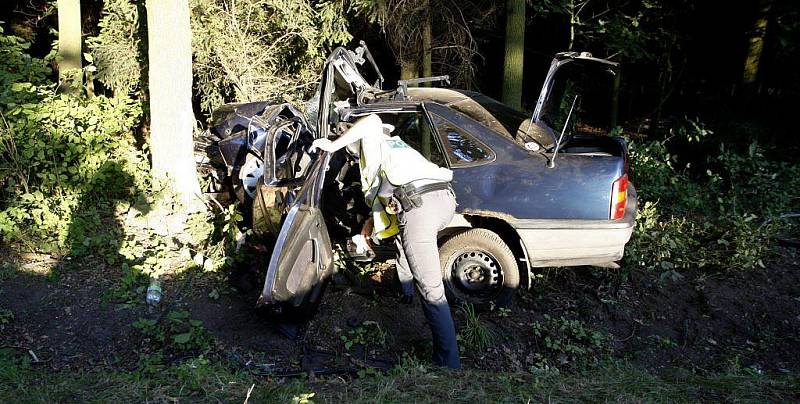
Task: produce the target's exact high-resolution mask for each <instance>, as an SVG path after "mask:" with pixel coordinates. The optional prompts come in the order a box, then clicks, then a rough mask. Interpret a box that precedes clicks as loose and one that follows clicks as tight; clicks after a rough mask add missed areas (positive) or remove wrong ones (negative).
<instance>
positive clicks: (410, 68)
mask: <svg viewBox="0 0 800 404" xmlns="http://www.w3.org/2000/svg"><path fill="white" fill-rule="evenodd" d="M417 69H418V65H417V62H416V61H415V60H401V61H400V79H401V80H408V79H415V78H417V77H419V71H418V70H417Z"/></svg>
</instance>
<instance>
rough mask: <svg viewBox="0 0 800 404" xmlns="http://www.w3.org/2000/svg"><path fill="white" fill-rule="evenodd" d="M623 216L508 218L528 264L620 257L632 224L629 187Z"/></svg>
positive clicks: (570, 263)
mask: <svg viewBox="0 0 800 404" xmlns="http://www.w3.org/2000/svg"><path fill="white" fill-rule="evenodd" d="M630 189H631V191H632V192H629V193H628V205H627V206H626V207H625V217H624V218H622V219H619V220H541V219H527V220H526V219H522V220H513V221H510V224H511V226H513V227H514V228H515V229H516V230H517V233H518V234H519V237H520V239H521V240H522V244H523V246H524V248H525V250H526V251H527V253H528V259H529V262H530V265H531V266H532V267H548V266H577V265H593V264H604V263H608V262H611V261H617V260H619V259H621V258H622V255H623V253H624V251H625V244H626V243H627V242H628V240H630V238H631V234H632V233H633V228H634V225H635V223H636V209H637V203H638V201H637V197H636V190H635V189H634V188H633V187H632V186H631V188H630Z"/></svg>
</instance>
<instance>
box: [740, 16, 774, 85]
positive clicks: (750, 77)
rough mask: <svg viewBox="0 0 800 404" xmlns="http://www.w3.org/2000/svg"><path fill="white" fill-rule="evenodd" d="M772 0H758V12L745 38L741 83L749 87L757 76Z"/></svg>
mask: <svg viewBox="0 0 800 404" xmlns="http://www.w3.org/2000/svg"><path fill="white" fill-rule="evenodd" d="M771 8H772V0H758V13H757V14H756V20H755V22H754V23H753V28H752V29H751V30H750V32H749V34H748V38H747V42H748V44H747V57H746V58H745V61H744V72H743V74H742V85H743V86H745V87H750V86H752V85H753V83H755V82H756V78H757V77H758V66H759V64H760V63H761V52H762V51H763V50H764V38H765V37H766V36H767V24H768V23H769V12H770V9H771Z"/></svg>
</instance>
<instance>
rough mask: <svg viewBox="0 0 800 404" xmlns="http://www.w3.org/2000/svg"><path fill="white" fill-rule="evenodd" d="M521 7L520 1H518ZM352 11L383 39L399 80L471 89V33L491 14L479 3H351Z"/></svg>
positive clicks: (468, 0)
mask: <svg viewBox="0 0 800 404" xmlns="http://www.w3.org/2000/svg"><path fill="white" fill-rule="evenodd" d="M523 1H524V0H523ZM350 4H351V9H353V10H355V11H356V14H357V15H359V16H362V17H366V19H367V20H368V21H369V22H371V23H377V24H378V25H380V27H381V28H382V29H383V31H384V32H385V33H386V39H387V40H388V45H389V48H390V49H391V50H392V53H394V55H395V58H397V60H398V62H399V63H400V77H401V78H403V79H406V78H413V77H419V76H432V75H435V74H448V75H450V78H451V80H452V82H453V83H454V84H455V85H457V86H460V87H465V88H472V87H473V85H474V81H475V63H474V59H475V58H476V56H479V55H478V50H477V43H476V42H475V41H474V40H473V38H472V32H471V29H473V28H474V27H475V25H476V24H482V23H484V21H485V20H486V19H487V18H488V16H489V15H492V14H493V13H492V12H491V11H490V12H487V9H493V4H492V3H491V2H488V1H484V0H462V1H460V2H459V3H458V5H457V6H456V5H455V3H453V1H452V0H351V2H350Z"/></svg>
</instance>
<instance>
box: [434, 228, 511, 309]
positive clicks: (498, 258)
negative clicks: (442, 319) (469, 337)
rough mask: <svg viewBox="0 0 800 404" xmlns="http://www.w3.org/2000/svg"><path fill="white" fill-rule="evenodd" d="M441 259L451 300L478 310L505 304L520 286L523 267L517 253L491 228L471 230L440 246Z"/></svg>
mask: <svg viewBox="0 0 800 404" xmlns="http://www.w3.org/2000/svg"><path fill="white" fill-rule="evenodd" d="M439 262H440V264H441V268H442V277H443V278H444V279H443V280H444V287H445V292H446V293H447V300H448V302H450V304H452V305H459V304H462V303H465V302H466V303H470V304H472V305H473V306H474V307H475V308H476V309H481V310H485V309H491V308H492V307H505V306H508V304H509V303H511V300H512V299H513V298H514V295H515V294H516V293H517V289H519V266H518V265H517V260H516V258H515V257H514V253H513V252H511V249H510V248H509V247H508V245H507V244H506V243H505V242H504V241H503V239H501V238H500V236H498V235H497V233H495V232H493V231H491V230H487V229H469V230H467V231H464V232H463V233H459V234H456V235H455V236H452V237H450V238H449V239H447V240H446V241H445V242H444V243H442V245H441V246H440V247H439Z"/></svg>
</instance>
